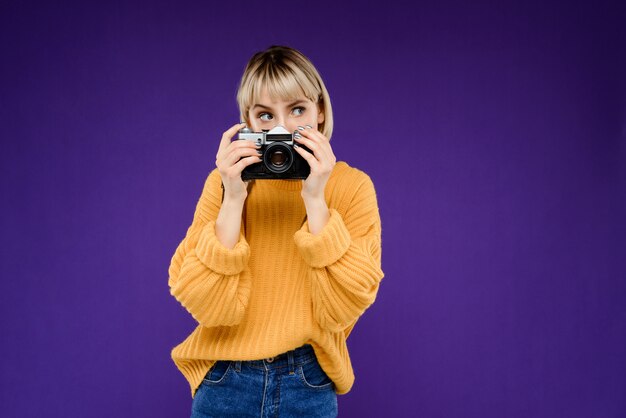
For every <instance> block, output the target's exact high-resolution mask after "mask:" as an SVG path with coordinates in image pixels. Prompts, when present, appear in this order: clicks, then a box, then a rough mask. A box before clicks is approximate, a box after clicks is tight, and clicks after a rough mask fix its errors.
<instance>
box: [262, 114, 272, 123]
mask: <svg viewBox="0 0 626 418" xmlns="http://www.w3.org/2000/svg"><path fill="white" fill-rule="evenodd" d="M263 116H269V117H270V118H271V117H272V115H270V114H269V113H261V114H260V115H259V119H261V120H263V121H266V122H267V121H268V120H271V119H263Z"/></svg>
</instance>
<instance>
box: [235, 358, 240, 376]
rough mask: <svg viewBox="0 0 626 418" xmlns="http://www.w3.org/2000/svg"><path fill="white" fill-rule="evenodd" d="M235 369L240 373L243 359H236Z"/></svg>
mask: <svg viewBox="0 0 626 418" xmlns="http://www.w3.org/2000/svg"><path fill="white" fill-rule="evenodd" d="M235 371H236V372H237V373H239V372H240V371H241V360H236V361H235Z"/></svg>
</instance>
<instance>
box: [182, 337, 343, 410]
mask: <svg viewBox="0 0 626 418" xmlns="http://www.w3.org/2000/svg"><path fill="white" fill-rule="evenodd" d="M191 409H192V412H191V418H200V417H202V418H205V417H256V418H259V417H261V418H265V417H281V418H282V417H325V418H326V417H336V416H337V413H338V408H337V395H336V393H335V384H334V383H333V381H332V380H331V379H330V378H329V377H328V376H327V375H326V373H324V370H323V369H322V368H321V366H320V365H319V363H318V362H317V358H316V357H315V352H314V351H313V347H311V345H310V344H305V345H303V346H302V347H299V348H297V349H295V350H291V351H288V352H286V353H283V354H281V355H280V356H277V357H273V358H268V359H262V360H252V361H235V360H220V361H217V362H216V363H215V364H214V365H213V366H212V367H211V368H210V369H209V371H208V372H207V374H206V376H205V377H204V379H203V381H202V384H201V385H200V387H199V388H198V390H197V391H196V394H195V396H194V398H193V402H192V407H191Z"/></svg>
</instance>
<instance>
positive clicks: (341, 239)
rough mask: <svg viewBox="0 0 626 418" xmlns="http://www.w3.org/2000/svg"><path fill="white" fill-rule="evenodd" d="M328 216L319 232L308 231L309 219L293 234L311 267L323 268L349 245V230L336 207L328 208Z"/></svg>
mask: <svg viewBox="0 0 626 418" xmlns="http://www.w3.org/2000/svg"><path fill="white" fill-rule="evenodd" d="M329 212H330V218H329V219H328V222H327V223H326V225H324V228H322V230H321V231H320V233H319V234H317V235H313V234H312V233H310V232H309V221H306V222H305V223H304V225H302V227H301V228H300V229H299V230H298V231H296V233H295V235H294V236H293V238H294V241H295V242H296V246H297V247H298V250H299V251H300V254H301V255H302V258H304V261H306V263H307V264H308V265H310V266H311V267H315V268H323V267H326V266H329V265H331V264H333V263H334V262H336V261H337V260H339V259H340V258H341V257H343V255H344V254H345V253H346V251H348V248H349V247H350V242H351V238H350V232H349V231H348V228H346V225H345V224H344V223H343V219H342V218H341V215H340V214H339V212H337V210H336V209H333V208H331V209H329Z"/></svg>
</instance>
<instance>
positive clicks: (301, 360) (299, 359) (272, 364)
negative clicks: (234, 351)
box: [232, 344, 316, 371]
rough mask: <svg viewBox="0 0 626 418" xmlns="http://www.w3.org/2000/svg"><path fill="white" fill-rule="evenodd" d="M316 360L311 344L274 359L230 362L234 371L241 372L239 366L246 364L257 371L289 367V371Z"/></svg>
mask: <svg viewBox="0 0 626 418" xmlns="http://www.w3.org/2000/svg"><path fill="white" fill-rule="evenodd" d="M314 360H316V357H315V351H314V350H313V347H312V346H311V344H304V345H303V346H301V347H298V348H296V349H294V350H289V351H286V352H284V353H282V354H279V355H277V356H274V357H268V358H264V359H260V360H232V362H233V364H234V366H235V369H236V370H237V371H239V370H241V365H242V364H246V365H247V366H249V367H252V368H257V369H280V368H284V367H289V370H290V371H293V370H294V368H295V367H296V366H298V365H302V364H306V363H308V362H310V361H314Z"/></svg>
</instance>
